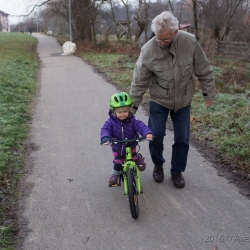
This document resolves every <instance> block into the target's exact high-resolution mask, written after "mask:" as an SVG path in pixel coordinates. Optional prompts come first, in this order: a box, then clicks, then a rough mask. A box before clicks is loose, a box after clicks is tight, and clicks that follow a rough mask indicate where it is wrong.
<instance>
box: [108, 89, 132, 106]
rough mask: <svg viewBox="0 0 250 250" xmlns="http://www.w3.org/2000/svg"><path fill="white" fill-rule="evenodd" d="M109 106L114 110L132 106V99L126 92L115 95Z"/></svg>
mask: <svg viewBox="0 0 250 250" xmlns="http://www.w3.org/2000/svg"><path fill="white" fill-rule="evenodd" d="M109 105H110V108H111V109H112V110H114V109H115V108H121V107H126V106H132V99H131V97H130V96H129V95H128V94H127V93H125V92H120V93H115V94H113V95H112V96H111V98H110V103H109Z"/></svg>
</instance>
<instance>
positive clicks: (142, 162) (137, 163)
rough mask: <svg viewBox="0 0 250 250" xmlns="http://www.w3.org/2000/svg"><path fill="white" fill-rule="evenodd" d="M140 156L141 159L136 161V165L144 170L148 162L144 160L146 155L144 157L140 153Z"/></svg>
mask: <svg viewBox="0 0 250 250" xmlns="http://www.w3.org/2000/svg"><path fill="white" fill-rule="evenodd" d="M138 156H139V159H138V160H137V161H136V162H135V163H136V165H137V166H138V169H139V170H140V171H144V170H145V169H146V163H145V161H144V159H145V158H144V157H142V155H141V154H138Z"/></svg>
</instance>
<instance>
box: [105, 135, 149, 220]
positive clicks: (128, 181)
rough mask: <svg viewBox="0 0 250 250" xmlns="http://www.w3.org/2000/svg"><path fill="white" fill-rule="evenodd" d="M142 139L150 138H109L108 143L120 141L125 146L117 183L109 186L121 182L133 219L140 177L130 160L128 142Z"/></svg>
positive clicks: (136, 206)
mask: <svg viewBox="0 0 250 250" xmlns="http://www.w3.org/2000/svg"><path fill="white" fill-rule="evenodd" d="M144 140H151V139H147V138H146V137H140V138H135V139H130V140H129V139H124V140H117V139H115V138H112V139H111V140H110V144H117V143H121V144H123V145H124V146H125V148H126V154H125V158H124V163H123V165H122V166H123V168H122V170H121V172H120V176H119V178H118V182H117V184H109V186H110V187H116V186H121V183H122V182H123V187H124V195H128V199H129V207H130V211H131V215H132V217H133V218H134V219H137V218H138V217H139V202H138V195H139V194H142V193H143V190H142V187H141V178H140V171H139V169H138V167H137V165H136V163H135V162H134V161H133V160H132V152H131V146H130V143H131V142H133V141H137V142H141V141H144Z"/></svg>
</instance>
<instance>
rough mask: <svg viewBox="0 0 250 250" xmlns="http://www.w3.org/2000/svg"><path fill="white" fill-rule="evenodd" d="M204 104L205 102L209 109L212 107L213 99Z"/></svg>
mask: <svg viewBox="0 0 250 250" xmlns="http://www.w3.org/2000/svg"><path fill="white" fill-rule="evenodd" d="M205 102H206V105H207V107H211V106H212V105H213V102H214V100H213V99H208V100H206V101H205Z"/></svg>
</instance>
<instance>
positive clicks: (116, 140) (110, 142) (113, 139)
mask: <svg viewBox="0 0 250 250" xmlns="http://www.w3.org/2000/svg"><path fill="white" fill-rule="evenodd" d="M152 140H153V138H147V137H146V136H142V137H138V138H134V139H124V140H118V139H116V138H111V139H110V140H109V144H118V143H121V144H122V143H130V142H134V141H137V142H141V141H152ZM105 144H107V143H103V144H101V145H105Z"/></svg>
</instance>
